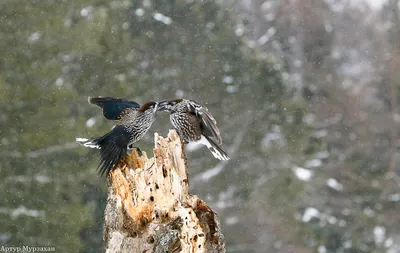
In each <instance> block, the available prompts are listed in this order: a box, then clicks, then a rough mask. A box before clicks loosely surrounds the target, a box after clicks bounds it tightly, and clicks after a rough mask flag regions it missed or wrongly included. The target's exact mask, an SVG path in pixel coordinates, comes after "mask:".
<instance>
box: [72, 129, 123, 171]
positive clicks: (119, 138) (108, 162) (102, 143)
mask: <svg viewBox="0 0 400 253" xmlns="http://www.w3.org/2000/svg"><path fill="white" fill-rule="evenodd" d="M76 141H77V142H78V143H79V144H81V145H83V146H85V147H89V148H98V149H100V163H99V165H98V167H97V170H98V171H99V174H100V175H101V176H103V175H104V174H106V175H108V173H109V172H110V171H111V170H113V169H115V168H117V166H118V163H119V161H121V160H122V159H124V158H125V154H126V152H127V147H128V143H129V132H128V131H127V130H126V129H125V128H124V127H123V126H116V127H114V128H113V129H112V130H111V131H110V132H109V133H107V134H105V135H103V136H101V137H97V138H91V139H85V138H76Z"/></svg>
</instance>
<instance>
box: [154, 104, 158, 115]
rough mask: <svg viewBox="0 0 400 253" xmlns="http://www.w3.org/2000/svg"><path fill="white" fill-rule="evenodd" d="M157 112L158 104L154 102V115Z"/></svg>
mask: <svg viewBox="0 0 400 253" xmlns="http://www.w3.org/2000/svg"><path fill="white" fill-rule="evenodd" d="M157 111H158V102H156V104H155V105H154V113H156V112H157Z"/></svg>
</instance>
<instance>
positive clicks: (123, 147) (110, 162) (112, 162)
mask: <svg viewBox="0 0 400 253" xmlns="http://www.w3.org/2000/svg"><path fill="white" fill-rule="evenodd" d="M88 101H89V103H91V104H95V105H97V106H99V107H101V108H102V109H103V115H104V117H105V118H106V119H108V120H114V121H117V123H116V125H115V126H114V127H113V128H112V129H111V131H110V132H108V133H106V134H105V135H103V136H101V137H96V138H90V139H86V138H76V141H77V142H78V143H79V144H81V145H83V146H85V147H89V148H97V149H100V163H99V165H98V168H97V169H98V171H99V174H100V175H104V174H108V173H109V172H110V171H111V170H113V169H115V168H116V167H117V166H118V163H119V161H120V160H122V159H123V158H125V154H126V152H127V151H128V150H132V149H138V148H137V147H134V146H133V144H134V143H135V142H137V141H138V140H140V139H141V138H142V137H143V136H144V135H145V134H146V132H147V131H148V130H149V128H150V127H151V125H152V124H153V122H154V119H155V117H154V116H155V114H156V112H157V106H158V103H156V102H152V101H151V102H147V103H145V104H143V105H142V106H140V105H139V104H138V103H136V102H134V101H129V100H125V99H119V98H112V97H89V99H88Z"/></svg>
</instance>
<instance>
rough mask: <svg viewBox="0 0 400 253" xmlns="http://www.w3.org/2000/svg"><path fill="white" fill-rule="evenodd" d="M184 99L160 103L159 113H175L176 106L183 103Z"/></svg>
mask: <svg viewBox="0 0 400 253" xmlns="http://www.w3.org/2000/svg"><path fill="white" fill-rule="evenodd" d="M182 100H183V99H181V98H178V99H168V100H163V101H160V102H158V110H159V111H167V112H172V111H174V108H175V105H176V104H178V103H180V102H182Z"/></svg>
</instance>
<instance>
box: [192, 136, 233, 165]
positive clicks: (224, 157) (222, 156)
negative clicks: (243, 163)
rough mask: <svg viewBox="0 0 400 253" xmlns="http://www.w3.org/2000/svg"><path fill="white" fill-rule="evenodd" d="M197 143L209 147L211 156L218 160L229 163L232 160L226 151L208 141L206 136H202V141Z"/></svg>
mask: <svg viewBox="0 0 400 253" xmlns="http://www.w3.org/2000/svg"><path fill="white" fill-rule="evenodd" d="M197 143H200V144H203V145H205V146H207V148H208V149H209V150H210V152H211V154H213V156H214V157H215V158H217V159H218V160H221V161H228V160H229V159H230V158H229V156H228V154H226V153H225V151H223V150H222V149H221V148H220V147H219V146H218V145H217V144H215V143H214V142H213V141H212V140H210V139H208V138H207V137H205V136H204V135H202V136H201V139H200V140H199V141H197Z"/></svg>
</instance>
